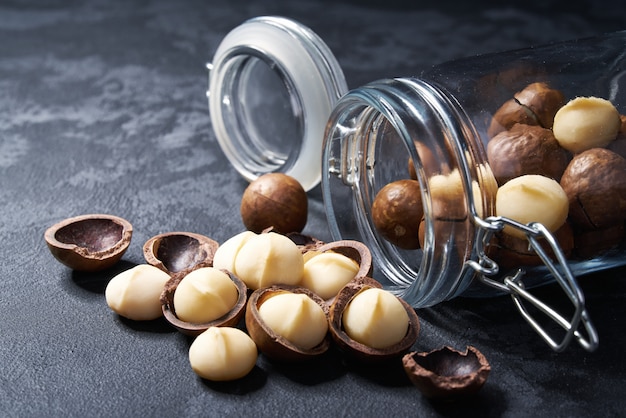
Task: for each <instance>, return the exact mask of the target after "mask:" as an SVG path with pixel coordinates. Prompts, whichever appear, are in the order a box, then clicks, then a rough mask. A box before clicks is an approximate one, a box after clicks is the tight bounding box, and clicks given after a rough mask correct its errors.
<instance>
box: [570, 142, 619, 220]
mask: <svg viewBox="0 0 626 418" xmlns="http://www.w3.org/2000/svg"><path fill="white" fill-rule="evenodd" d="M561 187H563V190H564V191H565V194H566V195H567V198H568V200H569V217H570V220H571V221H572V222H573V223H574V226H577V227H580V228H583V229H605V228H608V227H611V226H613V225H616V224H618V223H621V222H623V221H624V219H625V218H626V159H624V158H623V157H621V156H619V155H618V154H616V153H614V152H612V151H609V150H607V149H604V148H592V149H589V150H587V151H583V152H581V153H580V154H577V155H576V156H575V157H574V158H573V159H572V161H571V162H570V164H569V165H568V166H567V169H566V170H565V173H563V177H562V178H561Z"/></svg>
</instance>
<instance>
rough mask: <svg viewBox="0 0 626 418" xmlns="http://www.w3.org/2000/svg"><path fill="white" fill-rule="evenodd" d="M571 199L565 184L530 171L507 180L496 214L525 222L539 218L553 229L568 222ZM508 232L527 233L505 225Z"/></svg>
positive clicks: (535, 220) (497, 200) (497, 195)
mask: <svg viewBox="0 0 626 418" xmlns="http://www.w3.org/2000/svg"><path fill="white" fill-rule="evenodd" d="M568 208H569V202H568V200H567V195H566V194H565V192H564V191H563V188H562V187H561V186H560V185H559V183H557V182H556V181H555V180H553V179H550V178H547V177H544V176H540V175H537V174H527V175H525V176H520V177H516V178H514V179H513V180H510V181H508V182H507V183H505V184H504V185H502V186H501V187H500V188H499V189H498V193H497V194H496V215H498V216H502V217H506V218H509V219H513V220H515V221H517V222H520V223H522V224H528V223H531V222H539V223H541V224H543V225H544V226H545V227H546V228H547V229H548V230H549V231H550V232H554V231H556V230H557V229H558V228H560V227H561V225H563V224H564V223H565V220H566V219H567V215H568ZM504 232H505V233H509V234H511V235H513V236H517V237H520V238H523V237H524V236H525V234H524V233H523V232H521V231H519V230H517V229H513V228H509V227H506V228H505V229H504Z"/></svg>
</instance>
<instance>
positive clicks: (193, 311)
mask: <svg viewBox="0 0 626 418" xmlns="http://www.w3.org/2000/svg"><path fill="white" fill-rule="evenodd" d="M238 297H239V291H238V290H237V286H236V285H235V283H234V282H233V281H232V280H231V279H230V277H229V276H228V274H226V273H224V272H223V271H221V270H218V269H216V268H214V267H203V268H199V269H197V270H194V271H192V272H191V273H189V274H187V275H186V276H185V277H183V279H182V280H181V281H180V283H179V284H178V286H177V287H176V290H175V291H174V310H175V311H176V316H177V317H178V318H179V319H180V320H182V321H185V322H191V323H194V324H204V323H207V322H210V321H213V320H215V319H218V318H220V317H222V316H224V315H225V314H227V313H228V312H229V311H230V310H231V309H232V308H233V307H234V306H235V304H236V303H237V299H238Z"/></svg>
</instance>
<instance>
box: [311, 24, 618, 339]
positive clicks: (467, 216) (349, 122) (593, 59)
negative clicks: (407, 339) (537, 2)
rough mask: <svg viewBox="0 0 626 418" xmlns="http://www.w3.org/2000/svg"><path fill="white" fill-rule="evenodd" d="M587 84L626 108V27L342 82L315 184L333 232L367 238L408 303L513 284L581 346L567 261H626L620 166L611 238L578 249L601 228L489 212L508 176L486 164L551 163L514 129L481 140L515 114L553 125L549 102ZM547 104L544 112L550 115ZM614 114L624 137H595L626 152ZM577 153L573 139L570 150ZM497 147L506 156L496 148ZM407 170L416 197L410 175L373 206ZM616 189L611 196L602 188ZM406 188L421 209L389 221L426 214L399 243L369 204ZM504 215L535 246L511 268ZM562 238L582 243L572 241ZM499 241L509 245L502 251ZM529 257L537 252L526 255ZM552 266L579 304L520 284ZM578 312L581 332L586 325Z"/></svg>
mask: <svg viewBox="0 0 626 418" xmlns="http://www.w3.org/2000/svg"><path fill="white" fill-rule="evenodd" d="M534 83H545V84H541V85H538V84H534ZM528 86H530V87H528ZM539 87H541V89H540V90H541V91H539V90H537V88H539ZM547 88H549V89H556V91H557V92H560V93H561V94H562V97H561V98H560V99H559V101H562V103H560V104H559V105H558V106H556V105H554V106H553V105H552V104H546V102H547V101H549V100H548V99H549V96H550V95H549V94H544V89H547ZM529 91H530V93H529ZM583 96H594V97H599V98H604V99H607V100H609V101H610V102H612V104H613V105H614V106H615V107H616V109H617V111H618V112H619V113H620V114H622V115H624V114H626V32H619V33H614V34H610V35H606V36H602V37H597V38H593V39H584V40H576V41H569V42H562V43H556V44H551V45H547V46H542V47H538V48H530V49H523V50H516V51H510V52H505V53H496V54H489V55H483V56H477V57H472V58H467V59H461V60H457V61H453V62H449V63H445V64H442V65H437V66H435V67H433V68H432V69H430V70H428V71H425V72H424V73H422V74H420V75H419V76H418V77H412V78H395V79H387V80H378V81H374V82H372V83H370V84H367V85H365V86H362V87H359V88H357V89H355V90H352V91H350V92H349V93H347V94H346V95H344V96H343V97H342V98H341V99H340V100H339V102H338V103H337V104H336V106H335V108H334V110H333V113H332V114H331V117H330V119H329V122H328V124H327V129H326V133H325V144H324V152H323V156H322V171H323V173H324V176H323V178H322V190H323V197H324V203H325V209H326V213H327V217H328V222H329V226H330V230H331V234H332V236H333V238H334V239H356V240H359V241H362V242H364V243H365V244H366V245H367V246H368V247H369V248H370V250H371V251H372V253H373V257H374V260H375V264H376V266H377V268H378V275H379V276H380V277H384V278H385V279H386V280H387V281H388V283H387V286H388V288H389V289H392V290H394V291H395V292H396V293H397V294H398V295H400V296H402V297H403V298H404V299H405V300H406V301H407V302H409V303H411V304H412V305H413V306H415V307H427V306H432V305H434V304H437V303H440V302H442V301H445V300H449V299H451V298H453V297H455V296H459V295H462V294H468V292H473V293H474V294H476V293H477V292H478V293H482V294H489V293H490V292H489V291H488V288H487V287H486V286H481V287H480V288H478V287H476V286H474V285H473V284H474V283H476V281H477V280H476V279H478V281H480V282H482V283H486V284H488V285H490V287H492V288H495V289H497V290H498V291H500V292H505V293H509V294H511V295H512V296H513V298H514V300H515V302H516V304H517V306H518V308H519V309H520V311H521V312H522V314H523V315H524V317H525V318H526V319H527V320H528V321H529V322H530V323H531V324H532V325H533V326H534V327H535V328H536V329H537V330H538V331H539V332H540V334H542V333H543V335H542V336H543V337H544V338H545V339H546V340H547V341H548V342H549V343H550V344H551V345H552V346H553V348H555V349H556V350H560V349H562V348H563V347H564V346H566V345H567V343H568V342H569V340H570V338H577V339H578V340H579V342H581V344H582V345H583V346H585V348H587V349H590V350H591V349H593V348H595V345H596V344H597V336H595V331H594V330H593V326H592V325H591V323H590V322H589V320H588V318H587V315H586V311H585V310H584V299H583V295H582V293H581V292H580V290H579V288H578V286H577V285H576V281H575V280H574V275H575V274H581V273H585V272H591V271H596V270H599V269H606V268H610V267H613V266H618V265H624V264H626V253H625V250H626V245H625V243H624V235H623V231H624V220H625V219H626V171H625V170H626V169H620V170H621V171H620V172H619V173H618V174H617V177H618V178H621V179H622V180H621V181H618V182H617V184H616V185H615V187H614V188H613V189H611V190H612V191H611V193H610V195H612V196H610V195H607V196H605V197H603V200H604V199H605V200H604V201H605V202H606V203H605V204H606V205H617V210H620V215H619V216H618V218H617V220H614V221H613V222H612V223H611V225H610V229H611V231H610V233H609V231H605V230H604V229H603V230H602V231H600V232H597V234H599V236H600V237H602V241H604V240H606V239H609V238H608V237H609V235H610V236H611V238H610V239H611V240H612V241H611V245H607V247H610V248H607V249H606V251H601V252H599V253H594V254H588V252H583V251H580V253H581V254H583V253H584V255H580V254H579V255H577V254H576V253H577V251H576V250H577V248H578V245H580V246H582V245H583V244H584V243H585V241H584V240H586V239H590V238H589V237H590V236H592V235H593V234H592V233H593V232H596V231H589V229H588V228H583V227H582V226H581V225H580V224H571V222H570V221H569V220H568V221H567V222H566V226H567V225H570V226H571V227H572V228H571V229H570V231H569V235H567V234H566V236H567V239H565V238H561V237H560V236H557V235H558V233H557V231H550V230H548V229H547V228H545V227H544V226H543V225H541V224H528V225H526V224H524V223H518V222H516V221H513V220H511V219H508V218H502V217H497V216H496V215H497V213H496V205H495V199H496V195H497V191H498V188H499V186H502V184H503V183H505V182H506V180H507V179H506V178H505V177H499V176H498V175H496V173H494V170H495V166H494V164H495V165H500V166H502V165H504V166H506V167H509V168H510V170H509V171H513V172H517V175H522V174H542V176H547V175H548V174H546V172H545V170H548V168H547V167H543V166H541V167H540V168H538V167H536V164H534V163H533V164H531V163H527V161H530V160H526V159H524V160H521V159H522V158H526V157H523V155H524V153H525V152H526V150H525V149H520V148H519V145H514V144H513V143H512V142H509V144H510V145H508V148H507V151H506V152H501V153H499V154H497V153H496V152H493V153H492V154H489V155H488V152H487V151H488V143H489V141H491V140H492V138H495V137H496V135H497V134H498V133H499V132H502V133H501V134H500V135H501V136H513V134H511V132H513V131H512V129H513V128H512V127H511V125H512V123H513V122H516V123H520V124H521V125H520V126H518V128H523V129H524V132H528V129H530V128H528V125H531V124H532V125H541V124H543V125H545V126H543V127H542V128H541V129H544V128H545V130H546V131H548V132H550V133H551V132H552V130H551V128H552V118H553V117H554V113H555V112H556V110H557V109H558V108H559V107H560V106H561V105H562V104H563V103H564V102H567V101H568V100H570V99H573V98H576V97H583ZM537 100H541V101H542V106H543V105H545V106H544V107H546V108H547V107H550V106H552V107H553V108H554V109H553V111H551V112H550V111H547V112H546V115H543V114H542V112H543V111H542V110H540V109H538V108H536V107H535V106H537V103H536V101H537ZM503 105H504V106H503ZM511 108H513V109H514V111H511ZM548 113H551V117H547V118H546V117H544V116H549V115H547V114H548ZM503 114H504V115H505V117H501V116H502V115H503ZM615 115H616V116H615V117H617V122H616V123H617V125H616V126H617V128H616V129H620V127H619V123H620V120H619V115H617V112H615ZM542 119H545V120H542ZM611 120H612V121H613V119H611ZM612 123H613V122H612ZM507 125H508V126H507ZM621 125H622V126H621V133H619V132H614V134H613V138H618V139H615V140H614V141H612V142H611V144H612V145H610V146H609V145H605V144H603V146H605V147H611V148H613V149H614V150H615V151H616V152H621V153H622V156H624V155H626V153H624V152H623V151H620V150H619V147H617V146H614V145H617V144H618V142H617V141H622V142H621V143H626V142H623V141H626V132H624V119H623V118H622V122H621ZM620 135H621V137H622V138H620ZM508 139H509V138H507V139H506V140H508ZM503 143H504V141H501V142H500V144H503ZM516 144H520V142H517V143H516ZM500 146H504V145H500ZM524 146H526V145H524ZM542 147H543V145H542ZM494 148H495V147H494ZM542 152H544V151H543V148H539V151H537V150H534V154H535V156H536V154H537V153H539V154H541V153H542ZM545 152H546V153H547V151H545ZM577 153H579V152H578V151H576V152H572V153H571V155H569V158H572V155H573V154H577ZM498 158H501V159H507V158H508V159H510V161H507V163H506V164H503V161H502V160H500V161H494V159H498ZM532 158H535V157H532ZM619 158H622V157H619ZM535 159H536V158H535ZM568 162H569V159H568V160H567V161H566V164H567V163H568ZM542 164H545V165H548V162H543V163H542ZM514 165H515V167H514ZM520 166H521V167H520ZM513 167H514V168H513ZM620 167H623V165H622V166H620ZM492 168H493V169H492ZM562 168H563V169H564V167H562ZM537 170H539V172H538V171H537ZM504 171H506V170H504ZM548 171H549V170H548ZM561 173H562V172H561ZM561 173H558V174H555V176H558V177H560V176H561ZM411 177H412V178H413V179H415V180H414V181H416V182H417V183H418V189H417V190H418V191H419V193H421V199H418V200H415V198H414V197H413V193H414V192H412V191H411V189H410V188H409V187H404V188H402V189H400V191H396V192H395V194H393V195H392V196H391V197H388V198H387V200H386V201H383V202H385V204H384V205H382V206H380V207H378V208H377V209H376V210H375V209H374V205H375V204H376V199H377V196H378V194H379V192H380V191H381V189H383V187H385V186H386V185H389V184H401V183H397V182H401V181H403V180H405V179H410V178H411ZM557 179H558V178H557ZM580 181H581V182H582V181H585V180H583V179H582V178H581V180H580ZM498 183H500V184H498ZM407 196H410V197H407ZM615 196H618V197H617V199H612V200H611V199H609V198H610V197H615ZM403 199H405V200H411V201H412V202H413V203H412V204H413V205H416V204H417V205H419V203H415V202H416V201H417V202H419V200H421V202H422V206H423V218H422V217H421V216H420V215H417V214H415V212H412V213H413V214H412V215H411V216H416V217H418V216H420V218H416V219H413V220H412V222H410V224H411V225H409V226H406V225H402V224H401V223H395V224H394V225H395V227H396V228H401V229H400V232H401V233H403V232H405V231H410V232H408V233H411V234H413V235H419V232H416V229H417V226H416V225H420V224H421V225H420V227H419V228H420V230H421V231H423V232H421V234H422V238H421V241H419V244H418V245H413V244H411V245H408V246H406V245H404V243H401V242H399V241H398V239H396V238H397V236H395V235H393V231H392V233H387V234H385V228H386V226H385V225H383V226H381V225H380V223H377V221H376V219H375V217H376V216H377V215H378V213H379V212H377V211H380V213H383V212H382V211H383V210H384V211H391V210H392V209H393V208H395V207H396V206H395V205H396V204H400V205H402V204H404V202H403ZM594 199H598V198H597V197H596V198H594ZM594 204H601V203H600V202H594ZM620 205H621V208H620ZM398 210H399V209H398ZM404 210H405V211H406V208H405V209H404ZM385 213H386V212H385ZM380 216H382V215H380ZM385 216H386V217H387V218H392V217H393V216H392V215H387V214H385ZM570 218H571V216H570ZM385 219H386V218H385ZM398 225H399V226H398ZM412 228H413V229H412ZM504 228H508V229H509V230H511V229H512V228H514V229H516V230H517V231H519V233H520V235H521V236H522V238H524V237H526V238H527V240H528V241H527V242H526V241H525V240H524V245H525V248H524V249H528V248H531V249H532V250H533V251H529V254H528V256H527V257H520V258H519V260H521V261H519V263H520V264H516V263H513V265H510V266H508V268H507V269H505V268H500V266H499V265H502V266H504V265H506V264H509V263H508V259H509V258H510V256H511V254H512V251H517V250H513V248H518V247H517V246H516V245H511V246H510V247H509V242H508V241H509V239H508V238H507V234H506V232H503V229H504ZM588 232H590V233H588ZM401 233H399V234H400V235H401ZM585 233H588V234H587V235H584V234H585ZM579 234H580V238H579ZM611 234H614V235H615V236H617V238H615V236H614V235H611ZM390 236H391V238H390ZM555 236H557V237H556V238H555ZM568 239H569V241H568ZM564 242H569V243H571V245H572V246H574V242H575V243H576V244H577V245H576V247H575V248H573V249H572V248H570V245H564V244H563V243H564ZM407 247H408V249H407ZM566 247H567V248H566ZM594 249H596V248H594ZM508 250H510V251H508ZM570 250H572V251H570ZM505 251H506V254H508V255H502V254H503V253H504V252H505ZM534 253H536V254H534ZM537 254H538V255H537ZM525 256H526V254H525ZM526 261H528V262H529V263H530V264H532V265H531V266H527V265H524V264H523V263H524V262H526ZM508 270H510V271H508ZM555 279H556V280H557V282H559V284H561V286H562V287H563V289H564V291H565V293H566V295H567V297H568V298H569V299H570V300H571V301H572V303H573V304H574V306H575V312H574V314H573V315H572V317H571V320H566V319H565V318H564V317H562V316H560V315H559V314H557V313H556V312H555V311H554V310H552V309H551V308H550V307H549V306H548V305H547V304H544V303H543V302H541V301H537V300H536V299H535V298H534V297H533V296H532V295H531V294H530V293H529V292H528V291H527V290H526V289H528V288H531V287H533V286H536V285H539V284H542V283H545V282H547V281H554V280H555ZM522 302H530V303H531V304H532V305H533V306H534V307H536V308H538V309H539V310H540V311H542V312H544V313H546V314H547V315H548V316H549V317H550V318H551V319H553V320H555V321H556V322H557V323H558V324H559V325H560V326H561V327H563V328H564V329H565V330H567V334H568V335H566V336H565V337H564V338H563V341H562V342H561V343H559V342H557V341H555V340H554V339H553V338H552V337H550V336H549V335H547V334H546V333H545V329H544V328H543V327H542V326H541V325H539V321H537V320H536V319H535V318H534V317H533V315H531V314H530V313H529V310H528V309H527V308H526V307H525V306H524V304H523V303H522ZM579 323H580V324H581V326H582V328H584V329H585V330H586V331H587V334H589V340H585V339H584V338H582V339H581V338H580V337H581V334H580V333H579V332H578V328H579Z"/></svg>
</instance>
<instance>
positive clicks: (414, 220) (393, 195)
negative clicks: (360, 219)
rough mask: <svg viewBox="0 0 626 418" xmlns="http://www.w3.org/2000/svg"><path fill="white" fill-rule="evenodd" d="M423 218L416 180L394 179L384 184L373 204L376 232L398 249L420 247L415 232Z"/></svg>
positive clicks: (419, 192) (422, 208)
mask: <svg viewBox="0 0 626 418" xmlns="http://www.w3.org/2000/svg"><path fill="white" fill-rule="evenodd" d="M423 215H424V207H423V205H422V194H421V191H420V184H419V182H418V181H417V180H397V181H394V182H391V183H389V184H386V185H385V186H384V187H383V188H382V189H380V191H379V192H378V193H377V194H376V197H375V198H374V202H373V203H372V221H373V222H374V226H375V227H376V230H377V231H378V232H379V233H380V234H381V235H382V236H383V238H385V239H386V240H388V241H389V242H391V243H392V244H394V245H397V246H398V247H400V248H405V249H415V248H419V239H418V236H417V234H418V229H419V223H420V220H421V219H422V216H423Z"/></svg>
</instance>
